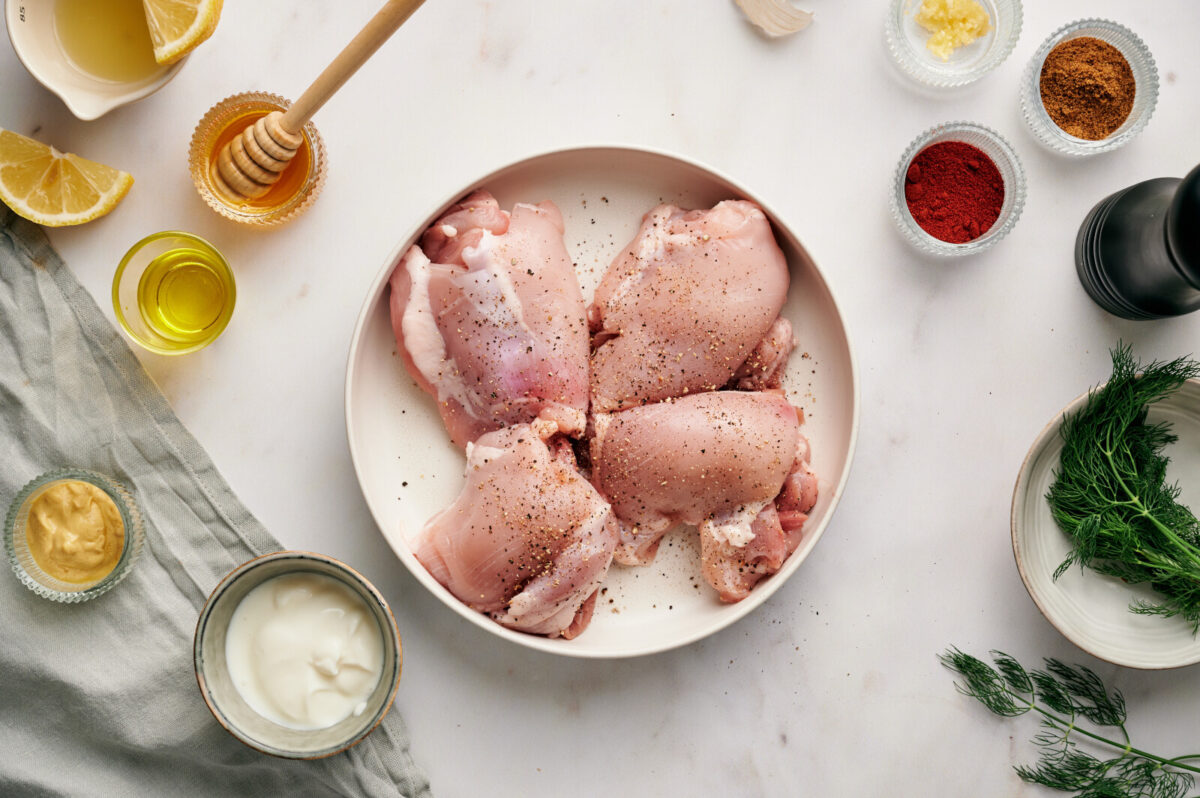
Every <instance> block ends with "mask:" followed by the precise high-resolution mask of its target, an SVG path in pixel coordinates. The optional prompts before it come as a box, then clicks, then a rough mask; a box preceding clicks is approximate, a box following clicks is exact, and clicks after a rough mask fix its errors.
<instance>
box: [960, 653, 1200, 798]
mask: <svg viewBox="0 0 1200 798" xmlns="http://www.w3.org/2000/svg"><path fill="white" fill-rule="evenodd" d="M991 655H992V662H993V663H995V665H994V667H993V666H992V665H989V664H987V663H986V662H984V661H983V660H980V659H978V658H976V657H973V656H971V655H970V654H964V653H963V652H962V651H959V650H958V649H957V648H951V649H949V650H948V651H946V652H945V653H943V654H942V655H941V656H940V657H939V659H940V660H941V662H942V664H943V665H945V666H946V667H947V668H949V669H950V670H952V671H954V672H956V673H958V674H959V675H960V676H962V677H963V679H962V681H956V682H955V687H957V688H958V691H959V692H960V693H962V694H963V695H968V696H971V697H972V698H975V699H978V700H979V702H980V703H982V704H983V705H984V706H985V707H987V708H988V709H989V710H991V711H992V712H993V713H995V714H997V715H1002V716H1004V717H1010V718H1011V717H1016V716H1018V715H1024V714H1025V713H1027V712H1036V713H1038V714H1039V715H1041V718H1042V730H1041V731H1040V732H1039V733H1038V734H1037V736H1036V737H1034V738H1033V744H1034V745H1036V746H1037V747H1038V748H1039V749H1040V751H1041V754H1040V756H1039V758H1038V761H1037V763H1036V764H1034V765H1032V766H1028V765H1018V766H1017V767H1016V768H1014V769H1015V770H1016V771H1017V775H1018V776H1020V777H1021V779H1022V780H1023V781H1026V782H1029V783H1030V784H1040V785H1042V786H1044V787H1049V788H1051V789H1055V790H1061V791H1063V792H1074V793H1075V795H1076V798H1184V796H1186V795H1187V793H1188V791H1189V790H1190V789H1192V786H1193V785H1194V784H1195V778H1196V777H1195V775H1194V774H1197V773H1200V767H1197V766H1196V764H1189V762H1190V761H1200V754H1193V755H1190V756H1177V757H1174V758H1172V759H1166V758H1164V757H1161V756H1157V755H1155V754H1151V753H1148V752H1146V751H1143V750H1141V749H1138V748H1134V747H1133V744H1132V742H1131V741H1130V739H1129V733H1128V732H1127V731H1126V730H1125V717H1126V715H1125V698H1124V697H1123V696H1122V695H1121V693H1120V691H1118V690H1113V691H1111V692H1109V690H1108V689H1107V688H1105V686H1104V683H1103V682H1102V681H1101V680H1100V677H1099V676H1097V675H1096V674H1095V673H1094V672H1093V671H1092V670H1090V669H1089V668H1086V667H1084V666H1082V665H1074V666H1072V665H1066V664H1064V663H1063V662H1061V661H1060V660H1057V659H1046V660H1045V664H1046V669H1045V670H1033V671H1027V670H1025V668H1024V667H1022V666H1021V664H1020V663H1019V662H1017V661H1016V660H1015V659H1013V658H1012V657H1010V656H1009V655H1008V654H1005V653H1003V652H1000V651H992V652H991ZM1083 721H1087V722H1088V724H1090V726H1091V727H1092V728H1093V729H1095V730H1089V729H1086V728H1084V727H1083V726H1081V725H1080V723H1081V722H1083ZM1106 728H1108V729H1114V730H1115V731H1116V734H1117V736H1118V737H1119V739H1116V740H1113V739H1111V738H1109V737H1106V736H1104V733H1102V732H1101V731H1100V730H1102V729H1106ZM1085 741H1086V742H1087V743H1088V746H1089V747H1090V748H1099V749H1103V748H1105V747H1107V748H1109V749H1111V750H1112V751H1113V752H1116V756H1113V757H1111V758H1108V759H1102V758H1100V757H1099V756H1096V755H1094V754H1092V753H1089V752H1087V751H1084V750H1082V749H1081V748H1080V746H1079V742H1085Z"/></svg>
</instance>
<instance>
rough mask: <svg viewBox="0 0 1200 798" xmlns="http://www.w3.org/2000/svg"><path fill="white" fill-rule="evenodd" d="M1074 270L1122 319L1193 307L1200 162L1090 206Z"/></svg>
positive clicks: (1198, 288) (1198, 295)
mask: <svg viewBox="0 0 1200 798" xmlns="http://www.w3.org/2000/svg"><path fill="white" fill-rule="evenodd" d="M1075 270H1076V272H1078V274H1079V281H1080V282H1081V283H1083V287H1084V289H1086V290H1087V292H1088V294H1089V295H1090V296H1091V297H1092V299H1094V300H1095V301H1096V304H1098V305H1099V306H1100V307H1102V308H1104V309H1105V310H1107V311H1108V312H1109V313H1112V314H1114V315H1116V316H1121V317H1123V318H1126V319H1163V318H1168V317H1170V316H1180V315H1183V314H1184V313H1191V312H1192V311H1193V310H1200V166H1197V167H1196V168H1195V169H1193V170H1192V171H1191V173H1189V174H1188V176H1187V177H1185V178H1183V179H1182V180H1180V179H1179V178H1176V177H1159V178H1155V179H1154V180H1147V181H1145V182H1143V183H1137V184H1136V185H1133V186H1130V187H1129V188H1126V189H1123V190H1121V191H1118V192H1117V193H1116V194H1113V195H1111V196H1109V197H1106V198H1105V199H1103V200H1101V201H1100V203H1099V204H1098V205H1096V207H1094V208H1092V210H1091V212H1090V213H1088V215H1087V218H1085V219H1084V220H1083V224H1082V225H1081V226H1080V228H1079V235H1078V237H1077V238H1076V239H1075Z"/></svg>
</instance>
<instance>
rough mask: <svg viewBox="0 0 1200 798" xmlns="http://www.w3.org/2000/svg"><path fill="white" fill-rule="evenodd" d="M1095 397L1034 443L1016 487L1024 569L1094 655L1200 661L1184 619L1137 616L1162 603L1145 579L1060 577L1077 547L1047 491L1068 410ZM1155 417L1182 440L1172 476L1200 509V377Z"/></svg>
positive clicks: (1132, 664)
mask: <svg viewBox="0 0 1200 798" xmlns="http://www.w3.org/2000/svg"><path fill="white" fill-rule="evenodd" d="M1086 401H1087V394H1086V393H1085V394H1083V395H1082V396H1079V397H1077V398H1076V399H1075V401H1073V402H1071V404H1069V405H1067V406H1066V407H1065V408H1063V411H1062V413H1060V414H1059V417H1058V418H1056V419H1055V420H1054V421H1052V422H1050V423H1049V424H1048V425H1046V428H1045V429H1044V430H1042V434H1041V435H1039V436H1038V438H1037V440H1036V441H1034V442H1033V446H1032V447H1031V448H1030V449H1029V454H1028V455H1026V457H1025V464H1024V465H1023V466H1021V473H1020V475H1019V476H1018V477H1017V485H1016V488H1015V489H1014V490H1013V504H1012V541H1013V554H1014V555H1015V556H1016V558H1017V569H1018V570H1019V571H1020V572H1021V579H1022V580H1024V582H1025V588H1026V589H1027V590H1028V591H1029V595H1030V597H1031V598H1032V599H1033V601H1034V603H1035V604H1037V606H1038V609H1039V610H1041V611H1042V614H1043V615H1045V616H1046V620H1048V621H1050V623H1051V624H1053V625H1054V627H1055V628H1056V629H1058V631H1060V632H1062V633H1063V634H1064V635H1065V636H1066V637H1067V639H1068V640H1070V641H1071V642H1072V643H1074V644H1075V645H1077V646H1079V647H1080V648H1082V649H1083V650H1084V651H1086V652H1088V653H1089V654H1091V655H1092V656H1094V657H1098V658H1100V659H1102V660H1106V661H1108V662H1111V663H1113V664H1115V665H1124V666H1126V667H1129V668H1146V669H1158V668H1177V667H1180V666H1181V665H1191V664H1193V663H1196V662H1200V637H1195V636H1193V635H1192V629H1191V626H1190V625H1189V624H1188V623H1187V622H1186V621H1184V620H1182V619H1180V618H1177V617H1176V618H1159V617H1156V616H1152V615H1135V614H1134V613H1132V612H1130V611H1129V605H1130V604H1131V603H1132V602H1134V601H1137V600H1138V599H1145V600H1147V601H1152V602H1156V601H1158V600H1160V597H1159V594H1157V593H1155V592H1154V591H1153V590H1151V589H1150V588H1149V587H1148V586H1145V585H1129V584H1126V583H1125V582H1122V581H1121V580H1119V579H1116V578H1114V577H1111V576H1104V575H1102V574H1098V573H1095V572H1094V571H1086V570H1083V569H1081V568H1079V566H1073V567H1072V568H1071V569H1070V570H1069V571H1067V572H1066V573H1064V574H1063V575H1062V576H1060V577H1059V578H1058V580H1057V581H1056V580H1054V578H1053V576H1054V570H1055V569H1056V568H1058V565H1059V563H1061V562H1062V561H1063V560H1065V559H1066V558H1067V555H1068V554H1069V553H1070V550H1071V546H1070V540H1069V539H1068V537H1067V535H1066V534H1065V533H1063V531H1062V530H1060V529H1059V528H1058V525H1057V524H1056V523H1055V522H1054V518H1053V516H1051V515H1050V505H1049V503H1048V502H1047V501H1046V493H1047V491H1049V490H1050V484H1051V483H1052V482H1053V481H1054V471H1055V470H1056V469H1057V468H1058V459H1059V454H1060V453H1061V452H1062V438H1061V437H1060V436H1059V434H1058V432H1059V427H1060V426H1061V425H1062V417H1063V415H1065V414H1067V413H1073V412H1075V411H1076V410H1078V409H1079V407H1080V406H1082V405H1083V403H1084V402H1086ZM1148 418H1149V420H1150V421H1151V422H1152V423H1157V422H1161V421H1168V422H1170V424H1171V428H1172V430H1173V431H1174V433H1175V434H1176V435H1178V436H1179V441H1178V442H1176V443H1174V444H1172V445H1171V446H1169V447H1167V450H1166V454H1167V456H1168V457H1170V458H1171V464H1170V466H1169V467H1168V468H1167V481H1168V482H1177V483H1179V486H1180V487H1181V488H1182V491H1183V492H1182V494H1181V496H1180V501H1181V502H1183V503H1184V504H1186V505H1187V506H1188V507H1191V508H1192V509H1193V510H1195V509H1197V508H1200V480H1198V479H1197V474H1200V381H1197V380H1192V381H1190V382H1187V383H1184V385H1183V386H1182V387H1181V388H1180V389H1179V390H1178V391H1175V392H1174V393H1173V394H1171V395H1170V396H1169V397H1167V398H1166V399H1164V400H1163V401H1161V402H1158V403H1156V404H1153V405H1151V406H1150V412H1149V416H1148Z"/></svg>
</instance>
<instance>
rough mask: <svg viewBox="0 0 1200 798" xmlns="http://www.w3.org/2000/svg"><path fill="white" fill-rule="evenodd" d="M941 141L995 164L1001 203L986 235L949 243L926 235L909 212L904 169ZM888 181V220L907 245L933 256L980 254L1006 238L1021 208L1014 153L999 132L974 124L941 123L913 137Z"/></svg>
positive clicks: (1017, 162)
mask: <svg viewBox="0 0 1200 798" xmlns="http://www.w3.org/2000/svg"><path fill="white" fill-rule="evenodd" d="M942 141H961V142H963V143H965V144H970V145H971V146H973V147H978V148H979V149H980V150H982V151H983V152H984V153H985V154H986V155H987V156H988V157H989V158H991V159H992V161H993V162H994V163H995V164H996V168H997V169H998V170H999V171H1000V177H1001V178H1002V179H1003V180H1004V202H1003V203H1002V204H1001V206H1000V215H999V216H998V217H997V218H996V221H995V223H994V224H993V225H992V226H991V228H989V229H988V231H987V232H986V233H984V234H983V235H981V236H980V237H979V238H976V239H975V240H973V241H968V242H966V243H965V244H952V243H950V242H949V241H942V240H941V239H940V238H935V237H934V236H931V235H930V234H929V233H926V232H925V231H924V230H923V229H922V228H921V225H919V224H917V220H916V219H914V218H913V215H912V213H910V212H909V210H908V201H907V199H906V198H905V196H904V184H905V180H906V177H907V175H908V167H909V164H911V163H912V161H913V158H915V157H917V153H919V152H921V150H923V149H925V148H926V147H928V146H929V145H931V144H937V143H938V142H942ZM892 182H893V186H892V218H894V219H895V220H896V226H897V227H899V228H900V232H901V233H903V234H904V237H905V239H907V240H908V242H909V243H910V244H912V245H913V246H914V247H916V248H917V249H919V250H922V251H923V252H928V253H931V254H934V255H947V256H956V255H973V254H975V253H977V252H983V251H984V250H985V249H988V248H989V247H991V246H993V245H995V243H996V242H997V241H999V240H1000V239H1002V238H1004V236H1006V235H1008V231H1010V230H1012V228H1013V225H1015V224H1016V223H1017V219H1018V218H1020V216H1021V210H1022V209H1023V208H1024V207H1025V172H1024V170H1023V169H1022V168H1021V160H1020V159H1019V158H1018V157H1017V153H1016V151H1014V150H1013V148H1012V146H1011V145H1010V144H1009V143H1008V142H1007V141H1006V140H1005V139H1004V137H1002V136H1001V135H1000V134H999V133H997V132H996V131H994V130H992V129H991V128H988V127H984V126H983V125H980V124H977V123H975V122H945V123H943V124H940V125H935V126H933V127H931V128H929V129H928V130H926V131H925V132H924V133H922V134H921V135H919V136H917V138H916V139H915V140H914V141H913V143H912V144H909V145H908V149H906V150H905V151H904V154H903V155H902V156H900V162H899V163H898V164H897V165H896V173H895V175H894V176H893V180H892Z"/></svg>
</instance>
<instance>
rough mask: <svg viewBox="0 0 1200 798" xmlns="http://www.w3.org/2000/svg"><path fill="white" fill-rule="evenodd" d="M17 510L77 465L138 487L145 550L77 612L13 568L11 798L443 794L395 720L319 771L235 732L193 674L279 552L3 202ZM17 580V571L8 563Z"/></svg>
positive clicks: (4, 734)
mask: <svg viewBox="0 0 1200 798" xmlns="http://www.w3.org/2000/svg"><path fill="white" fill-rule="evenodd" d="M0 458H2V459H0V505H2V506H0V517H2V516H3V513H4V512H5V511H6V509H7V506H8V503H9V502H10V501H11V500H12V497H13V496H15V495H16V493H17V492H18V491H19V490H20V488H21V487H22V486H23V485H24V484H25V483H26V482H27V481H28V480H30V479H32V478H33V477H35V476H37V475H38V474H40V473H42V472H43V471H47V470H50V469H52V468H59V467H65V466H78V467H82V468H90V469H94V470H96V471H100V472H103V473H106V474H109V475H110V476H112V477H115V478H116V479H118V480H120V481H121V482H124V483H125V484H126V485H127V486H128V487H130V488H131V489H132V490H133V492H134V495H135V497H136V499H137V501H138V504H139V506H140V507H141V509H142V512H143V514H144V516H145V519H146V545H145V548H144V549H143V551H142V557H141V559H140V560H139V561H138V562H137V564H136V565H135V567H134V569H133V571H132V573H130V575H129V577H128V578H127V579H126V580H125V581H124V582H122V583H121V584H120V585H119V586H118V587H117V588H115V589H114V590H113V591H111V592H110V593H108V594H106V595H104V596H101V597H100V598H97V599H94V600H92V601H89V602H85V603H83V604H77V605H62V604H55V603H53V602H50V601H46V600H45V599H42V598H40V597H38V596H36V595H34V594H33V593H32V592H30V591H29V590H27V589H26V588H25V587H24V586H23V585H21V583H20V582H18V581H17V579H16V577H15V575H13V574H11V573H4V572H2V571H0V613H2V615H0V795H4V796H43V795H47V796H48V795H87V796H121V798H129V796H142V795H145V796H155V798H159V797H160V796H166V795H171V796H175V795H178V796H196V797H197V798H204V797H205V796H222V797H224V796H231V795H253V796H276V795H279V796H285V795H286V796H292V795H303V796H310V795H311V796H325V795H343V796H350V795H354V796H360V795H365V796H385V795H386V796H395V795H398V794H401V795H405V796H414V797H415V796H421V797H422V798H424V797H425V796H429V795H430V793H429V782H428V780H427V779H426V778H425V776H424V774H423V773H422V772H421V771H420V769H419V768H418V767H417V766H416V765H415V764H414V762H413V760H412V757H411V755H410V754H409V742H408V733H407V731H406V730H405V727H404V721H403V720H402V719H401V717H400V713H399V712H398V711H397V710H395V709H393V710H392V711H391V712H390V713H389V714H388V717H387V718H386V719H385V720H384V722H383V724H382V725H381V726H380V727H379V728H377V729H376V730H375V731H374V732H373V733H372V734H371V736H370V737H368V738H367V739H366V740H364V741H363V742H362V743H360V744H359V745H357V746H355V747H354V748H352V749H350V750H349V751H347V752H345V753H342V754H338V755H337V756H333V757H330V758H328V759H323V760H319V761H316V762H300V761H288V760H280V759H274V758H272V757H269V756H265V755H263V754H260V753H258V752H256V751H253V750H251V749H250V748H247V747H245V746H243V745H242V744H241V743H239V742H238V741H236V740H235V739H233V738H232V737H230V736H229V735H228V734H227V733H226V732H225V731H224V730H223V729H222V728H221V727H220V726H218V725H217V723H216V722H215V721H214V720H213V718H212V716H211V715H210V714H209V712H208V709H207V708H206V707H205V705H204V702H203V701H202V700H201V698H200V693H199V690H198V689H197V687H196V680H195V677H194V675H193V671H192V633H193V630H194V628H195V624H196V616H197V613H198V612H199V609H200V607H201V605H202V604H203V603H204V600H205V598H206V596H207V595H208V593H209V591H210V590H212V588H213V587H215V586H216V584H217V582H218V581H219V580H220V578H221V577H222V576H224V575H225V574H226V573H227V572H228V571H230V570H231V569H232V568H233V567H234V566H236V565H238V564H239V563H241V562H244V561H245V560H248V559H250V558H251V557H254V556H256V555H259V554H264V553H266V552H270V551H277V550H279V549H280V548H281V546H280V545H279V543H278V542H276V541H275V540H274V538H272V537H271V535H270V534H268V533H267V531H266V529H264V528H263V526H262V525H261V524H259V522H258V521H256V520H255V519H254V517H253V516H251V515H250V513H249V512H248V511H247V510H246V508H245V507H243V506H242V504H241V503H240V502H239V501H238V500H237V497H235V496H234V495H233V492H232V491H231V490H230V488H229V486H228V485H227V484H226V483H225V481H224V480H223V479H222V478H221V475H220V474H218V473H217V471H216V468H215V467H214V466H213V464H212V462H211V461H210V460H209V458H208V456H207V455H206V454H205V453H204V450H203V449H201V448H200V445H199V444H198V443H197V442H196V440H195V439H194V438H193V437H192V436H191V435H190V434H189V433H188V432H187V430H185V429H184V427H183V425H182V424H181V423H180V422H179V419H178V418H176V417H175V414H174V413H173V412H172V411H171V408H170V406H169V405H168V404H167V402H166V399H165V398H164V397H163V395H162V394H161V393H160V392H159V390H158V388H157V387H156V386H155V385H154V383H153V382H152V381H151V380H150V378H149V376H148V375H147V374H146V372H145V371H144V370H143V369H142V367H141V365H140V364H139V363H138V361H137V359H136V358H135V357H134V356H133V353H132V352H131V351H130V350H129V347H128V346H127V345H126V344H125V342H124V340H123V339H122V338H121V337H120V335H119V334H118V333H117V330H116V329H115V328H113V326H112V325H111V324H109V323H108V321H107V320H106V319H105V317H104V316H103V314H102V313H101V312H100V309H99V308H98V307H97V306H96V303H95V302H94V301H93V300H92V297H91V295H89V294H88V292H87V291H86V290H84V289H83V288H82V287H81V286H80V285H79V283H78V282H77V281H76V280H75V277H74V275H72V274H71V272H70V270H69V269H67V267H66V266H65V265H64V264H63V262H62V260H61V259H60V258H59V257H58V254H57V253H55V252H54V250H53V249H52V248H51V247H50V244H49V242H48V241H47V240H46V237H45V235H44V234H43V233H42V231H41V229H40V228H38V227H37V226H35V225H33V224H30V223H29V222H26V221H25V220H24V219H21V218H19V217H17V216H16V215H15V214H13V213H12V212H11V211H10V210H9V209H8V208H5V207H4V206H3V205H0ZM0 568H2V569H3V571H8V563H7V562H5V563H2V564H0Z"/></svg>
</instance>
